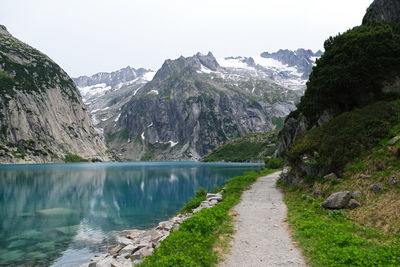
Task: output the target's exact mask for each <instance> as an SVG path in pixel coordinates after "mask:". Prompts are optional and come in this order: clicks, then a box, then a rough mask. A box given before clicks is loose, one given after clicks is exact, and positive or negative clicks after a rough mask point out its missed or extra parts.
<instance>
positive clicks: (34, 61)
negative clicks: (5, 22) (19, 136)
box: [0, 34, 79, 105]
mask: <svg viewBox="0 0 400 267" xmlns="http://www.w3.org/2000/svg"><path fill="white" fill-rule="evenodd" d="M0 51H1V53H0V62H1V63H2V70H3V71H1V72H0V96H2V99H3V101H4V103H5V104H6V105H7V104H8V101H9V98H8V97H4V96H6V95H8V96H9V97H11V98H12V97H13V96H14V95H15V90H18V91H23V92H27V93H32V92H43V91H45V90H46V89H48V88H57V87H61V90H62V92H63V93H64V94H65V95H66V96H68V98H69V99H70V100H71V101H74V102H77V101H79V100H78V94H77V90H76V88H75V85H74V83H73V81H72V80H71V79H70V78H69V77H68V76H67V75H66V74H65V73H64V72H63V71H62V69H61V68H60V67H59V66H58V65H57V64H55V63H54V62H53V61H51V60H50V59H49V58H48V57H47V56H45V55H44V54H42V53H40V52H39V51H37V50H36V49H34V48H32V47H30V46H28V45H26V44H24V43H23V42H21V41H19V40H17V39H16V38H14V37H12V36H11V35H8V34H0ZM9 54H13V57H11V56H9ZM16 58H18V59H16Z"/></svg>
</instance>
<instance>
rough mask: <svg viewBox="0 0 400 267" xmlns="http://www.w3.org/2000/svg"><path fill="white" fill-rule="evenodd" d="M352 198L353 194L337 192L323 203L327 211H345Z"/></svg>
mask: <svg viewBox="0 0 400 267" xmlns="http://www.w3.org/2000/svg"><path fill="white" fill-rule="evenodd" d="M350 198H351V192H349V191H344V192H336V193H333V194H331V195H330V196H329V197H328V198H327V199H326V200H325V201H324V202H323V203H322V207H323V208H325V209H343V208H344V207H346V205H347V203H349V200H350Z"/></svg>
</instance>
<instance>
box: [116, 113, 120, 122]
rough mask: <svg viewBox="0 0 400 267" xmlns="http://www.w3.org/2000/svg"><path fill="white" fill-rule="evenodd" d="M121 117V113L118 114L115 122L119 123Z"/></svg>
mask: <svg viewBox="0 0 400 267" xmlns="http://www.w3.org/2000/svg"><path fill="white" fill-rule="evenodd" d="M119 117H121V113H119V114H118V116H117V117H116V118H115V120H114V121H115V122H117V121H118V120H119Z"/></svg>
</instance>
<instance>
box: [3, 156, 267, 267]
mask: <svg viewBox="0 0 400 267" xmlns="http://www.w3.org/2000/svg"><path fill="white" fill-rule="evenodd" d="M258 169H259V164H249V163H243V164H241V163H197V162H132V163H72V164H33V165H0V265H30V266H50V265H53V266H77V265H78V266H79V265H80V264H82V263H85V262H88V261H89V259H90V258H91V257H92V256H93V255H94V254H95V253H99V252H102V251H104V250H105V247H106V246H107V244H109V242H110V240H111V237H110V236H111V231H116V230H124V229H147V228H151V227H154V226H156V225H157V224H158V222H160V221H163V220H167V219H168V218H170V217H172V216H173V215H174V214H175V213H176V212H178V211H179V210H180V209H181V208H182V207H183V205H184V204H185V203H186V202H187V201H188V200H190V198H192V197H193V196H194V194H195V191H197V190H198V189H199V187H201V186H202V187H204V188H206V189H211V188H213V187H214V186H221V185H223V184H224V183H225V180H226V179H229V178H231V177H234V176H238V175H242V174H243V173H244V172H246V171H251V170H258Z"/></svg>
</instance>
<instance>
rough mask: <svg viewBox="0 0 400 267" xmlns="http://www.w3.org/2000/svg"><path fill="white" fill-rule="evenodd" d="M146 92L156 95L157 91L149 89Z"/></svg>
mask: <svg viewBox="0 0 400 267" xmlns="http://www.w3.org/2000/svg"><path fill="white" fill-rule="evenodd" d="M148 94H149V95H150V94H155V95H158V91H157V90H154V89H153V90H151V91H150V92H148Z"/></svg>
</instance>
